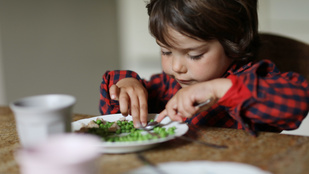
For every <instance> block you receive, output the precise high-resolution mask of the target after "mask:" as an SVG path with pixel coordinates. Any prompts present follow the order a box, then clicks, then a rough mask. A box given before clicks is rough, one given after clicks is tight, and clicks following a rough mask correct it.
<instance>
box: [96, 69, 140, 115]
mask: <svg viewBox="0 0 309 174" xmlns="http://www.w3.org/2000/svg"><path fill="white" fill-rule="evenodd" d="M127 77H133V78H136V79H137V80H139V81H141V82H142V79H141V78H140V77H139V76H138V74H137V73H135V72H133V71H127V70H115V71H106V72H105V74H104V75H103V77H102V82H101V85H100V104H99V105H100V106H99V111H100V113H101V114H102V115H106V114H115V113H119V112H120V109H119V103H118V101H116V100H112V99H111V98H110V95H109V88H110V87H111V86H112V85H113V84H116V83H117V82H118V81H119V80H121V79H123V78H127Z"/></svg>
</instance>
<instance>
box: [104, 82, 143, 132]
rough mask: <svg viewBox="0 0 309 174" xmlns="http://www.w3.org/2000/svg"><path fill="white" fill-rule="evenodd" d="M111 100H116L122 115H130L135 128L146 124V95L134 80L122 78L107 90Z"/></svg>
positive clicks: (140, 85)
mask: <svg viewBox="0 0 309 174" xmlns="http://www.w3.org/2000/svg"><path fill="white" fill-rule="evenodd" d="M109 94H110V96H111V99H113V100H118V101H119V106H120V112H121V113H122V115H124V116H127V115H128V114H130V115H132V117H133V123H134V126H135V127H139V126H140V125H141V124H142V125H146V124H147V115H148V104H147V100H148V93H147V90H146V89H145V88H144V86H143V85H142V84H141V83H140V82H139V81H138V80H137V79H135V78H124V79H121V80H120V81H118V82H117V83H116V85H112V86H111V87H110V89H109Z"/></svg>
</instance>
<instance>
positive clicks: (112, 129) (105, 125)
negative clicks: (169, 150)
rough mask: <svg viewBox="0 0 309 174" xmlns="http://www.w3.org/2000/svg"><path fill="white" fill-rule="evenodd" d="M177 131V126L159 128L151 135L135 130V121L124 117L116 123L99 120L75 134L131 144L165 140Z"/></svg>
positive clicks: (91, 122) (93, 121)
mask: <svg viewBox="0 0 309 174" xmlns="http://www.w3.org/2000/svg"><path fill="white" fill-rule="evenodd" d="M151 121H153V120H151ZM175 129H176V127H175V126H173V127H170V128H165V127H160V126H157V127H155V128H154V129H153V133H149V132H145V131H143V130H140V129H136V128H134V126H133V121H129V120H126V118H125V117H122V118H120V119H118V120H117V121H114V122H110V121H106V120H104V119H103V118H97V119H96V120H92V121H90V122H89V123H88V124H87V125H83V126H82V127H81V129H80V130H78V131H75V132H77V133H90V134H94V135H97V136H100V137H101V138H102V140H103V141H106V142H130V141H147V140H152V139H158V138H165V137H167V136H169V135H174V134H175Z"/></svg>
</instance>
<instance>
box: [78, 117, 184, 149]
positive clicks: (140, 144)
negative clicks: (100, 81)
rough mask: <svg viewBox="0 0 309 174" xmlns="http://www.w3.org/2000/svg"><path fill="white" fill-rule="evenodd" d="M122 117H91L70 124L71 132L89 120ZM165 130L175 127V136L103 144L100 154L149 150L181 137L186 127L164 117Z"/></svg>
mask: <svg viewBox="0 0 309 174" xmlns="http://www.w3.org/2000/svg"><path fill="white" fill-rule="evenodd" d="M156 116H157V114H149V115H148V119H149V120H150V119H155V118H156ZM121 117H123V115H122V114H110V115H101V116H96V117H91V118H87V119H82V120H78V121H75V122H73V123H72V131H73V132H74V131H77V130H79V129H80V128H81V127H82V126H83V124H88V123H89V122H90V121H91V120H96V119H97V118H103V119H104V120H106V121H110V122H113V121H117V120H118V119H119V118H121ZM126 119H127V120H132V116H127V117H126ZM161 123H162V124H163V125H164V126H163V127H166V128H169V127H173V126H175V127H176V130H175V135H172V136H171V135H169V136H168V137H166V138H159V139H154V140H148V141H136V142H103V141H102V144H101V145H100V146H101V152H102V153H129V152H137V151H142V150H146V149H150V148H152V147H154V146H156V145H158V144H159V143H162V142H166V141H169V140H172V139H174V138H175V136H182V135H184V134H185V133H186V132H187V131H188V129H189V128H188V125H187V124H185V123H178V122H172V121H171V120H170V118H169V117H165V118H164V119H163V120H162V122H161Z"/></svg>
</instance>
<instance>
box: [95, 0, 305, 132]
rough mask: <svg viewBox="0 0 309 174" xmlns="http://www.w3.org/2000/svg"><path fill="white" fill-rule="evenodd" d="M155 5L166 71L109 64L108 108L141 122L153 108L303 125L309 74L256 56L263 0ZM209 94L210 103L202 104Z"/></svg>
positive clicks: (161, 0)
mask: <svg viewBox="0 0 309 174" xmlns="http://www.w3.org/2000/svg"><path fill="white" fill-rule="evenodd" d="M147 9H148V15H149V29H150V32H151V34H152V35H153V36H154V38H155V39H156V42H157V44H158V45H159V46H160V47H161V64H162V69H163V72H162V73H161V74H156V75H153V76H152V77H151V79H150V81H146V80H143V79H141V78H140V77H139V76H138V75H137V74H136V73H135V72H133V71H107V72H106V73H105V74H104V75H103V81H102V84H101V90H100V92H101V98H100V111H101V113H102V114H114V113H119V112H121V113H122V114H123V115H128V114H131V115H132V116H133V121H134V125H135V126H136V127H138V126H141V124H142V125H145V124H146V121H147V114H148V113H160V114H159V117H158V119H157V121H161V120H162V119H163V118H164V117H165V116H168V117H170V118H171V120H174V121H185V122H187V123H189V124H193V125H197V126H217V127H229V128H237V129H246V130H248V131H250V132H254V131H274V132H280V131H282V130H288V129H296V128H297V127H298V126H299V125H300V123H301V121H302V120H303V119H304V117H305V116H306V115H307V113H308V108H309V87H308V83H307V82H306V80H305V79H304V78H303V77H302V76H300V75H299V74H297V73H292V72H287V73H282V72H280V71H279V70H278V69H277V68H276V66H275V65H274V64H273V63H272V62H271V61H269V60H263V61H260V62H254V60H255V58H256V57H255V55H256V51H257V49H258V44H259V37H258V31H257V29H258V18H257V1H256V0H230V1H226V0H216V1H214V0H177V1H175V0H151V1H150V2H149V4H147ZM207 99H211V100H212V102H211V103H210V104H209V105H208V106H207V107H204V108H198V107H196V104H198V103H202V102H203V101H206V100H207Z"/></svg>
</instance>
